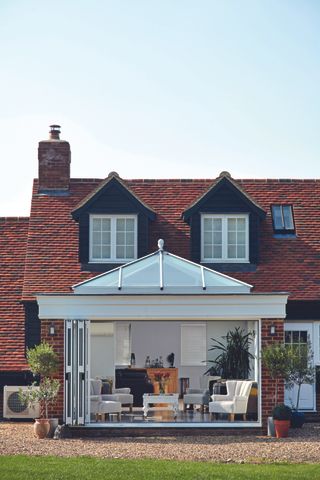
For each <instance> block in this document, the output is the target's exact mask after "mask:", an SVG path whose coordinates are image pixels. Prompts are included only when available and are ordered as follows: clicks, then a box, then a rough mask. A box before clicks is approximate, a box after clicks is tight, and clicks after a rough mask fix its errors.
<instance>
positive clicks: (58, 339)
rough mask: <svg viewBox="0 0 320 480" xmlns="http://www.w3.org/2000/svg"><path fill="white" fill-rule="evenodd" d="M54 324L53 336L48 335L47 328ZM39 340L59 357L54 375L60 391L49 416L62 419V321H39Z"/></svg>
mask: <svg viewBox="0 0 320 480" xmlns="http://www.w3.org/2000/svg"><path fill="white" fill-rule="evenodd" d="M51 323H54V325H55V330H56V333H55V335H54V336H50V335H49V326H50V324H51ZM41 340H45V341H46V342H47V343H49V344H50V345H52V347H53V349H54V351H55V352H56V353H57V355H58V357H59V371H58V373H57V374H56V375H55V378H57V379H58V380H59V381H60V390H59V394H58V400H57V402H56V403H55V405H53V406H51V408H50V410H49V416H50V417H52V418H59V420H60V421H61V420H62V419H63V404H64V320H61V319H59V320H41Z"/></svg>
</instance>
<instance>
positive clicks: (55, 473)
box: [0, 455, 320, 480]
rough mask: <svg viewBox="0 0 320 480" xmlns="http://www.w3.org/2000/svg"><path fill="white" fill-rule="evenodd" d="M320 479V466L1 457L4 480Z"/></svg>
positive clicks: (1, 477) (1, 470)
mask: <svg viewBox="0 0 320 480" xmlns="http://www.w3.org/2000/svg"><path fill="white" fill-rule="evenodd" d="M244 478H254V479H255V480H264V479H279V478H281V480H283V479H288V480H289V479H290V480H293V479H295V478H297V479H298V478H299V479H300V478H307V479H308V480H312V479H319V478H320V464H317V465H315V464H313V465H306V464H300V465H299V464H298V465H293V464H291V465H290V464H282V465H276V464H273V465H244V464H241V465H234V464H233V465H230V464H228V465H226V464H221V463H220V464H215V463H204V462H201V463H200V462H176V461H164V460H120V459H119V460H117V459H114V460H102V459H96V458H88V457H72V458H57V457H25V456H20V455H19V456H7V457H4V456H3V457H1V456H0V479H1V480H16V479H19V480H20V479H21V480H22V479H23V480H24V479H28V480H37V479H45V480H61V479H68V480H72V479H76V480H80V479H86V480H91V479H92V480H100V479H110V480H117V479H121V480H122V479H128V480H129V479H130V480H145V479H146V480H156V479H157V480H158V479H159V480H173V479H181V480H182V479H183V480H188V479H193V480H207V479H210V480H211V479H214V480H216V479H217V480H218V479H221V480H242V479H244Z"/></svg>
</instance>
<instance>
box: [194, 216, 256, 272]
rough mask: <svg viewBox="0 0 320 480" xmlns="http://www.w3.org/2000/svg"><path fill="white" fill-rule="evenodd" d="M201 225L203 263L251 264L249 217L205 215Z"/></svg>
mask: <svg viewBox="0 0 320 480" xmlns="http://www.w3.org/2000/svg"><path fill="white" fill-rule="evenodd" d="M201 224H202V228H201V239H202V240H201V250H202V254H201V261H202V262H204V263H206V262H208V263H232V262H243V263H246V262H249V217H248V215H240V214H227V215H217V214H203V215H202V216H201Z"/></svg>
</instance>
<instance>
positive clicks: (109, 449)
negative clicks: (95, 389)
mask: <svg viewBox="0 0 320 480" xmlns="http://www.w3.org/2000/svg"><path fill="white" fill-rule="evenodd" d="M319 449H320V424H315V423H313V424H312V423H310V424H306V425H304V427H303V428H302V429H295V430H290V437H289V438H287V439H280V440H278V439H275V438H270V437H266V436H260V435H259V436H255V435H243V434H242V435H236V436H233V435H210V436H209V435H208V436H188V437H186V436H183V437H162V438H159V437H148V438H145V437H136V438H130V437H122V438H106V439H104V438H96V439H61V440H52V439H45V440H38V439H36V438H35V437H34V436H33V425H32V423H13V422H2V423H0V455H18V454H24V455H56V456H61V457H72V456H82V455H85V456H92V457H100V458H158V459H175V460H195V461H211V462H228V463H273V462H293V463H301V462H319Z"/></svg>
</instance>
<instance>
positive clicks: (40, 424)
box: [33, 418, 50, 438]
mask: <svg viewBox="0 0 320 480" xmlns="http://www.w3.org/2000/svg"><path fill="white" fill-rule="evenodd" d="M33 430H34V433H35V434H36V436H37V437H38V438H46V436H47V435H48V433H49V430H50V422H49V420H48V419H47V418H36V419H35V422H34V425H33Z"/></svg>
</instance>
